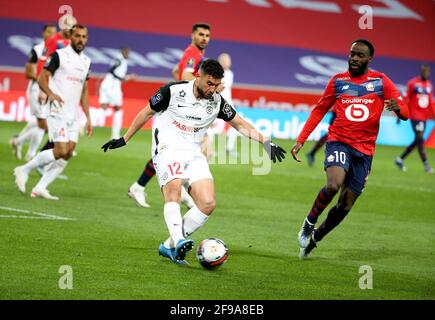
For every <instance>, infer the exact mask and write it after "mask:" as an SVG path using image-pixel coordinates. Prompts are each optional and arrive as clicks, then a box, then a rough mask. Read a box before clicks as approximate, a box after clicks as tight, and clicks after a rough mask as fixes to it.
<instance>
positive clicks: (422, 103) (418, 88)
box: [395, 65, 434, 173]
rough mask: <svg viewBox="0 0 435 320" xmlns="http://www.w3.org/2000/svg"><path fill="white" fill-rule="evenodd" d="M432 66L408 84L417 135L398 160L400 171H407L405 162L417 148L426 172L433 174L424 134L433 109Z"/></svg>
mask: <svg viewBox="0 0 435 320" xmlns="http://www.w3.org/2000/svg"><path fill="white" fill-rule="evenodd" d="M429 76H430V66H428V65H422V66H421V72H420V76H419V77H415V78H412V79H411V80H409V82H408V90H407V92H406V100H407V102H408V108H409V119H410V120H411V124H412V129H413V130H414V133H415V139H414V141H413V142H412V143H411V144H410V145H409V146H408V147H407V148H406V150H405V151H404V152H403V153H402V155H401V156H400V157H397V158H396V161H395V164H396V165H397V166H398V167H399V169H400V170H402V171H406V167H405V165H404V164H403V160H404V159H405V158H406V157H407V156H408V155H409V154H410V153H411V152H412V150H414V148H415V147H416V146H417V148H418V153H419V155H420V159H421V161H422V162H423V165H424V171H426V172H427V173H433V172H434V170H433V168H432V167H431V166H430V165H429V160H428V159H427V155H426V151H425V150H424V138H423V133H424V130H425V128H426V121H427V120H428V119H430V117H431V114H432V107H433V97H432V92H433V86H432V83H431V82H430V80H429Z"/></svg>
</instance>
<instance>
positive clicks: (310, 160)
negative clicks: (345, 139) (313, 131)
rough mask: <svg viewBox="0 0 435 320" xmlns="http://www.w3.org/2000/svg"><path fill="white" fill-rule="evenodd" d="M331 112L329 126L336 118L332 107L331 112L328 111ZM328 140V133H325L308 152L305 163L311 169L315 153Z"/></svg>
mask: <svg viewBox="0 0 435 320" xmlns="http://www.w3.org/2000/svg"><path fill="white" fill-rule="evenodd" d="M329 112H331V119H330V120H329V125H330V126H331V125H332V124H333V123H334V120H335V118H336V117H337V115H336V114H335V107H332V108H331V110H330V111H329ZM327 140H328V133H325V134H324V135H323V136H322V137H321V138H320V139H319V140H318V141H317V142H316V143H315V144H314V146H313V148H312V149H311V151H310V152H308V153H307V154H306V156H307V162H308V165H309V166H310V167H312V166H313V165H314V161H315V156H316V153H317V151H319V150H320V148H322V147H323V145H324V144H325V143H326V141H327Z"/></svg>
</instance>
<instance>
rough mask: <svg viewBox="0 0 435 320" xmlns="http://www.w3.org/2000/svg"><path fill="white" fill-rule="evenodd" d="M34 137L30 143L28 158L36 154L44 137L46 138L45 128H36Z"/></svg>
mask: <svg viewBox="0 0 435 320" xmlns="http://www.w3.org/2000/svg"><path fill="white" fill-rule="evenodd" d="M32 133H33V134H32V139H31V140H30V143H29V149H28V150H27V155H26V157H27V159H31V158H33V157H34V156H35V154H36V152H37V150H38V147H39V145H40V144H41V141H42V139H43V138H44V134H45V130H44V129H41V128H40V127H36V128H34V130H33V132H32Z"/></svg>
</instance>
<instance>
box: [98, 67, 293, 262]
mask: <svg viewBox="0 0 435 320" xmlns="http://www.w3.org/2000/svg"><path fill="white" fill-rule="evenodd" d="M223 75H224V70H223V68H222V66H221V65H220V64H219V62H217V61H216V60H212V59H209V60H205V61H204V62H203V63H202V64H201V66H200V69H199V72H198V74H197V75H196V78H195V79H194V80H191V81H181V82H175V83H170V84H168V85H166V86H164V87H161V88H160V90H159V91H158V92H157V93H156V94H154V95H153V96H152V97H151V98H150V101H149V103H148V105H147V106H146V107H145V108H144V109H143V110H142V111H141V112H140V113H139V114H138V115H137V116H136V118H135V120H134V121H133V123H132V124H131V126H130V128H129V129H128V131H127V132H126V134H125V135H124V136H123V137H121V138H119V139H112V140H110V141H108V142H107V143H106V144H104V145H103V146H102V149H104V151H107V150H108V149H115V148H119V147H122V146H124V145H126V143H127V142H128V141H129V140H130V139H131V138H132V137H133V135H134V134H135V133H136V132H137V131H139V130H140V129H141V128H142V127H143V125H144V124H145V123H146V122H147V121H148V120H149V119H151V118H152V117H153V116H154V115H155V119H154V123H153V146H152V156H153V162H154V166H155V169H156V172H157V177H158V181H159V185H160V188H161V190H162V193H163V198H164V202H165V205H164V210H163V215H164V218H165V222H166V226H167V228H168V230H169V235H170V236H169V238H168V239H167V240H166V241H165V242H163V243H161V244H160V246H159V254H160V255H162V256H163V257H166V258H168V259H170V260H171V261H172V262H174V263H176V264H187V262H186V261H185V256H186V253H187V252H188V251H189V250H191V249H192V247H193V244H194V243H193V240H191V239H187V237H188V236H190V235H191V234H192V233H193V232H195V231H196V230H198V229H199V228H200V227H201V226H203V225H204V223H205V222H206V221H207V219H208V217H209V216H210V214H211V213H212V212H213V210H214V209H215V207H216V200H215V191H214V182H213V177H212V175H211V173H210V170H209V166H208V162H207V159H206V158H205V156H204V155H203V154H202V153H201V150H200V142H201V140H202V138H203V137H204V135H205V134H206V131H207V129H208V127H209V126H210V125H211V124H212V123H213V121H214V120H215V119H216V118H221V119H223V120H225V121H229V122H230V124H231V126H233V127H234V128H236V129H237V130H238V131H240V132H242V133H243V134H244V135H245V136H247V137H249V138H251V139H254V140H256V141H258V142H260V143H262V144H263V145H264V148H265V150H266V152H267V153H268V155H269V157H270V158H271V159H272V160H273V161H274V162H276V160H278V161H281V160H282V159H284V157H285V156H284V153H285V151H284V150H283V149H282V148H280V147H279V146H276V145H275V144H273V143H272V142H271V141H270V140H268V139H266V138H264V137H263V136H262V135H261V133H259V132H258V131H257V130H256V129H255V128H254V127H253V126H252V125H251V124H249V123H248V122H247V121H245V120H244V119H243V118H242V117H240V116H239V115H237V114H236V112H235V110H234V109H233V108H232V106H231V105H229V104H228V103H227V102H226V101H225V99H223V98H222V96H221V95H220V94H219V93H217V92H216V88H217V87H218V86H219V85H220V84H221V80H222V78H223ZM183 184H188V185H189V190H190V194H191V195H192V197H193V199H194V201H195V205H194V206H193V207H192V208H191V209H189V211H188V212H187V213H186V214H185V215H184V217H182V216H181V210H180V200H181V188H182V186H183Z"/></svg>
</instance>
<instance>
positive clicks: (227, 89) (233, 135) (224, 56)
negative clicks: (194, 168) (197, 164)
mask: <svg viewBox="0 0 435 320" xmlns="http://www.w3.org/2000/svg"><path fill="white" fill-rule="evenodd" d="M218 61H219V63H220V64H221V66H222V68H223V69H224V77H223V79H222V87H221V88H220V89H219V90H218V92H219V93H220V94H221V96H222V97H223V98H224V99H225V100H226V101H227V102H228V103H229V104H230V105H232V106H234V104H233V97H232V87H233V83H234V73H233V71H232V70H231V65H232V63H231V56H230V55H229V54H228V53H221V54H220V55H219V57H218ZM216 127H225V123H224V121H223V120H221V119H216V121H215V122H214V125H213V127H210V129H209V130H208V131H207V139H208V141H205V142H208V143H204V145H206V146H207V150H206V151H205V152H203V153H204V154H205V155H206V156H207V158H208V159H210V158H211V157H212V155H213V145H214V135H215V128H216ZM238 136H239V133H238V132H237V130H235V129H234V128H233V127H230V128H229V129H228V131H227V146H226V151H227V153H229V154H230V155H232V156H233V157H238V155H239V154H238V153H237V151H236V150H235V149H236V147H237V137H238Z"/></svg>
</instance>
